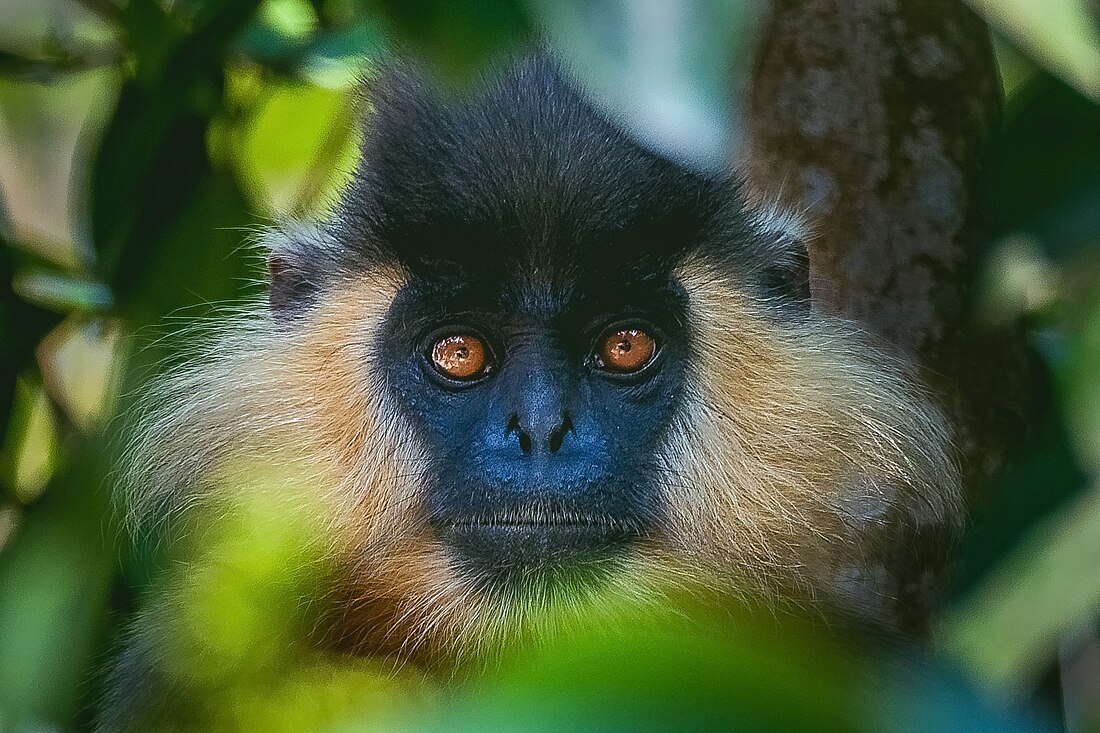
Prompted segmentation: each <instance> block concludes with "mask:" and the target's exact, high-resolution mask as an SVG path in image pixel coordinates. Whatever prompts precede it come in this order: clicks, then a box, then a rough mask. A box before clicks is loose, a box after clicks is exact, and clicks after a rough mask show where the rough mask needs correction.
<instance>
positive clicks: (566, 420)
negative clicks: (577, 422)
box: [548, 413, 573, 453]
mask: <svg viewBox="0 0 1100 733" xmlns="http://www.w3.org/2000/svg"><path fill="white" fill-rule="evenodd" d="M572 429H573V420H572V419H571V418H570V417H569V414H568V413H566V414H564V415H562V420H561V425H559V426H558V427H557V429H556V430H554V431H553V432H552V433H550V439H549V441H548V443H549V446H550V452H551V453H557V452H558V450H560V449H561V444H562V441H564V440H565V434H566V433H568V432H569V431H570V430H572Z"/></svg>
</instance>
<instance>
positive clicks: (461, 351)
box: [455, 346, 470, 361]
mask: <svg viewBox="0 0 1100 733" xmlns="http://www.w3.org/2000/svg"><path fill="white" fill-rule="evenodd" d="M455 358H456V359H458V360H459V361H466V360H467V359H469V358H470V350H469V349H468V348H467V347H465V346H459V347H458V348H457V349H455Z"/></svg>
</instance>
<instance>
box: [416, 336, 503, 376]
mask: <svg viewBox="0 0 1100 733" xmlns="http://www.w3.org/2000/svg"><path fill="white" fill-rule="evenodd" d="M430 356H431V361H432V366H434V367H435V369H436V371H438V372H439V373H440V374H442V375H443V376H444V377H447V378H449V379H455V380H458V381H460V382H470V381H473V380H475V379H480V378H481V377H484V376H485V375H486V374H488V373H489V372H490V371H491V370H492V368H493V360H492V355H491V354H490V352H489V347H488V346H486V345H485V341H483V340H482V338H481V337H480V336H477V335H475V334H472V333H452V334H449V335H446V336H443V337H441V338H438V339H436V341H435V343H433V344H432V350H431V354H430Z"/></svg>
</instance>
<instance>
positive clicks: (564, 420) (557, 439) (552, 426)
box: [507, 411, 573, 455]
mask: <svg viewBox="0 0 1100 733" xmlns="http://www.w3.org/2000/svg"><path fill="white" fill-rule="evenodd" d="M572 429H573V420H572V419H571V418H570V417H569V413H567V412H565V411H555V412H550V411H546V412H544V413H542V414H538V413H536V414H535V415H532V416H530V417H526V418H525V417H521V416H520V415H519V414H516V413H513V414H512V417H511V418H510V419H509V420H508V428H507V433H508V435H509V436H515V438H516V441H517V442H518V443H519V449H520V450H521V451H522V452H523V453H524V454H525V455H531V454H534V453H557V452H558V451H559V450H561V446H562V443H564V442H565V436H566V435H567V434H568V433H569V432H570V431H571V430H572Z"/></svg>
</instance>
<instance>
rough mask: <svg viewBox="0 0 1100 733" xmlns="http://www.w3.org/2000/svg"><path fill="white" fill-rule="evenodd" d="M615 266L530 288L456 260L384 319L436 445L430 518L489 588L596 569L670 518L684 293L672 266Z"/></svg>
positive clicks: (390, 364) (412, 417)
mask: <svg viewBox="0 0 1100 733" xmlns="http://www.w3.org/2000/svg"><path fill="white" fill-rule="evenodd" d="M454 237H455V235H454V234H453V233H452V238H453V239H454ZM456 245H457V246H459V247H461V246H472V243H470V242H468V240H465V239H458V241H457V242H456ZM608 264H609V265H610V264H613V263H608ZM607 269H608V270H611V271H610V272H607V271H591V272H590V273H589V277H588V278H584V279H581V278H575V279H572V281H570V282H567V283H566V282H565V277H564V275H563V274H561V273H559V276H558V277H556V278H554V279H552V280H551V281H549V282H542V283H533V282H531V279H530V277H522V278H509V277H506V276H502V274H501V272H500V271H497V272H488V273H485V272H476V271H474V270H472V268H471V267H470V266H469V265H468V264H467V266H466V267H460V266H458V265H457V264H456V263H454V262H451V263H448V266H446V267H440V268H438V269H437V270H436V272H433V273H431V274H430V275H428V274H425V275H421V276H420V278H418V279H414V280H412V281H410V282H409V284H408V285H407V286H406V287H405V288H404V289H403V290H402V291H401V293H400V295H399V296H398V297H397V298H396V299H395V301H394V303H393V304H392V306H391V307H390V309H389V312H388V314H387V316H386V320H385V324H384V326H383V328H382V333H381V334H380V340H381V342H382V347H381V348H382V349H383V351H384V353H385V356H384V361H385V363H386V365H387V380H386V382H387V384H388V385H389V387H390V389H391V390H392V393H393V395H394V396H395V398H396V400H397V402H398V404H399V405H400V408H401V412H402V414H403V415H404V416H405V418H406V419H407V420H408V421H409V422H410V423H411V424H412V425H413V426H414V427H415V432H416V434H417V436H418V439H419V440H420V441H421V442H422V444H423V445H424V446H425V454H426V457H427V462H426V464H425V466H424V467H423V469H422V472H421V475H422V476H423V479H422V480H423V483H424V485H423V511H424V513H425V516H426V518H427V520H428V522H429V523H430V525H431V527H432V531H433V533H434V535H435V537H436V538H437V539H438V541H439V542H440V543H442V544H443V545H444V546H445V547H446V548H447V551H448V553H449V554H450V555H451V557H452V558H453V559H454V561H455V563H456V564H457V565H458V566H459V567H460V568H461V569H462V571H463V572H468V573H472V574H473V575H474V576H476V577H478V578H480V579H482V580H483V581H484V583H485V584H486V586H487V587H489V588H492V587H495V586H498V585H507V586H512V587H513V588H514V587H515V586H516V585H517V584H520V585H522V583H523V582H525V581H531V580H532V579H533V578H539V579H540V581H539V582H552V581H553V580H554V578H555V577H557V576H559V575H564V576H568V577H575V576H576V575H577V574H578V573H580V572H581V571H582V570H583V573H582V574H584V575H586V576H588V577H590V578H596V577H598V576H600V575H601V574H602V573H604V572H605V571H607V570H608V569H609V568H610V567H611V566H613V565H614V562H613V561H614V559H615V558H616V557H618V556H619V555H620V554H621V553H622V552H623V551H624V550H626V549H628V547H629V546H630V545H631V544H632V543H634V542H635V541H637V540H639V539H641V538H643V537H645V536H646V535H648V534H651V533H652V532H653V531H655V529H656V527H657V526H659V518H660V515H661V512H662V501H663V499H662V495H661V491H660V486H661V484H662V481H661V467H660V465H659V463H658V461H657V459H656V456H657V454H658V451H657V448H658V444H659V443H660V441H661V439H662V437H663V435H664V433H665V431H666V430H667V426H668V425H669V424H670V422H671V415H672V413H673V411H674V409H675V407H676V404H677V401H678V398H679V394H680V391H681V389H682V386H683V382H684V368H685V360H686V355H687V351H688V348H689V334H688V333H687V330H686V329H685V327H684V325H683V324H684V319H683V312H684V302H683V298H684V296H683V293H682V291H680V290H679V289H678V288H676V287H675V286H674V284H673V283H671V282H670V279H669V278H670V275H669V273H665V279H664V280H663V281H662V280H657V281H656V282H630V281H628V280H626V279H625V278H623V277H622V276H621V275H618V276H617V275H616V274H615V272H614V268H613V267H608V268H607Z"/></svg>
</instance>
